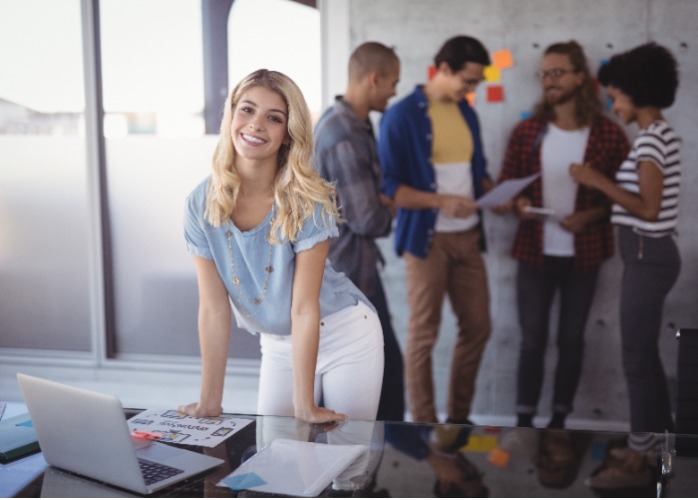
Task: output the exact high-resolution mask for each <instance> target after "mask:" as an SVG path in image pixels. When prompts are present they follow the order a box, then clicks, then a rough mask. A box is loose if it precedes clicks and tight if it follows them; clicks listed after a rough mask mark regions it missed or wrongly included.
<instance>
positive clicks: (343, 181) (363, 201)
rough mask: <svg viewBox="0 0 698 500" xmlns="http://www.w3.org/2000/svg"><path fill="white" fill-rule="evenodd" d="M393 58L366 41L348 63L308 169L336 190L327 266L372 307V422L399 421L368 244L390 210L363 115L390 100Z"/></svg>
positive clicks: (393, 356)
mask: <svg viewBox="0 0 698 500" xmlns="http://www.w3.org/2000/svg"><path fill="white" fill-rule="evenodd" d="M399 78H400V61H399V59H398V57H397V55H395V52H394V51H393V50H392V49H391V48H389V47H386V46H385V45H383V44H380V43H377V42H366V43H364V44H362V45H360V46H359V47H357V48H356V50H354V52H353V53H352V55H351V57H350V59H349V84H348V86H347V90H346V92H345V94H344V95H343V96H341V97H337V99H336V100H335V103H334V104H333V105H332V106H331V107H330V108H328V109H327V110H326V111H325V113H324V114H323V115H322V117H321V118H320V120H319V121H318V123H317V126H316V127H315V160H314V161H315V168H317V169H318V171H319V172H320V175H322V176H323V177H324V178H325V179H327V180H329V181H331V182H333V183H334V184H335V187H336V188H337V204H338V205H339V207H340V211H341V215H342V217H343V218H344V219H345V220H344V223H342V224H340V225H339V237H338V238H333V239H332V240H330V250H329V258H330V261H331V262H332V266H333V267H334V268H335V269H336V270H337V271H341V272H343V273H344V274H346V275H347V277H348V278H349V279H350V280H352V281H353V282H354V284H355V285H356V286H357V287H358V288H359V289H360V290H361V291H362V292H363V293H364V295H366V297H367V298H368V300H370V301H371V303H372V304H373V305H374V307H375V308H376V311H377V313H378V317H379V318H380V322H381V326H382V327H383V338H384V342H385V347H384V353H385V368H384V375H383V386H382V392H381V398H380V403H379V406H378V416H377V419H378V420H393V421H401V420H404V414H405V396H404V383H403V375H402V370H403V367H402V353H401V352H400V346H399V345H398V343H397V340H396V338H395V333H394V332H393V327H392V324H391V320H390V313H389V311H388V304H387V301H386V298H385V292H384V289H383V284H382V283H381V279H380V275H379V274H378V268H377V267H376V265H377V263H378V262H380V261H382V256H381V255H380V251H379V249H378V247H377V245H376V242H375V239H376V238H379V237H381V236H387V235H388V234H390V229H391V225H392V220H393V209H392V208H391V203H390V200H388V198H386V197H385V196H383V195H382V194H381V193H380V184H381V170H380V166H379V164H378V153H377V151H376V140H375V137H374V135H373V127H372V126H371V121H370V120H369V116H368V115H369V112H371V111H379V112H382V111H385V108H386V107H387V105H388V99H390V98H391V97H392V96H394V95H395V87H396V85H397V82H398V80H399Z"/></svg>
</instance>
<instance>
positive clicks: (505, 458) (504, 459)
mask: <svg viewBox="0 0 698 500" xmlns="http://www.w3.org/2000/svg"><path fill="white" fill-rule="evenodd" d="M489 461H490V463H491V464H492V465H496V466H497V467H501V468H502V469H504V468H505V467H506V466H507V465H509V452H508V451H506V450H503V449H501V448H495V449H494V450H492V451H491V452H490V456H489Z"/></svg>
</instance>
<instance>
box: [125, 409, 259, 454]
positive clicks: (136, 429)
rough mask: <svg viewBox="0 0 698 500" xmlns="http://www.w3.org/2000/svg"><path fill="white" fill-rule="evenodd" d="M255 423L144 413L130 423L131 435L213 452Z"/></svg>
mask: <svg viewBox="0 0 698 500" xmlns="http://www.w3.org/2000/svg"><path fill="white" fill-rule="evenodd" d="M250 422H252V420H251V419H248V418H239V417H227V416H223V415H221V416H220V417H191V416H189V415H186V414H184V413H180V412H178V411H176V410H145V411H142V412H141V413H139V414H138V415H135V416H133V417H131V418H129V419H128V422H127V423H128V428H129V430H130V431H131V434H133V435H135V436H138V437H141V438H146V439H153V440H157V441H160V442H161V443H176V444H188V445H193V446H205V447H207V448H213V447H214V446H217V445H219V444H220V443H222V442H223V441H225V440H226V439H228V438H229V437H231V436H232V435H234V434H235V433H236V432H238V431H240V430H241V429H243V428H244V427H245V426H246V425H247V424H249V423H250Z"/></svg>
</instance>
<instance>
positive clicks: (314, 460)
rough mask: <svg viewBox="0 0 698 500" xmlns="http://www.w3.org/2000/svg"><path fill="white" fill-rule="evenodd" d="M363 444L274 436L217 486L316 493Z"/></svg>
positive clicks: (363, 450)
mask: <svg viewBox="0 0 698 500" xmlns="http://www.w3.org/2000/svg"><path fill="white" fill-rule="evenodd" d="M368 449H369V448H368V446H365V445H333V444H322V443H310V442H306V441H293V440H290V439H276V440H274V441H272V442H271V443H270V444H269V445H267V446H265V447H264V448H262V449H261V450H260V451H259V452H257V454H256V455H254V456H253V457H252V458H250V459H249V460H248V461H247V462H245V463H243V464H242V465H240V467H238V468H237V469H236V470H235V472H233V473H232V474H230V475H229V476H227V477H225V478H224V479H223V480H222V481H221V482H220V485H221V486H228V487H229V488H231V489H233V490H255V491H262V492H265V493H276V494H281V495H294V496H311V497H312V496H318V495H319V494H320V493H322V491H323V490H324V489H325V488H326V487H327V485H328V484H330V483H331V482H332V480H333V479H334V478H336V477H337V476H338V475H339V474H341V473H342V472H343V471H344V470H345V469H346V468H347V467H349V466H350V465H351V464H352V463H353V462H354V460H356V459H357V458H359V457H360V456H361V455H362V454H363V453H368Z"/></svg>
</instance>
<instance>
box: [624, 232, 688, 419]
mask: <svg viewBox="0 0 698 500" xmlns="http://www.w3.org/2000/svg"><path fill="white" fill-rule="evenodd" d="M618 242H619V247H620V255H621V257H622V259H623V279H622V282H621V296H620V329H621V341H622V349H623V370H624V372H625V379H626V382H627V384H628V397H629V399H630V430H631V431H634V432H664V431H665V430H670V431H671V430H673V420H672V417H671V402H670V400H669V390H668V386H667V381H666V375H665V374H664V368H663V366H662V361H661V359H660V357H659V335H660V333H661V330H662V310H663V308H664V300H665V299H666V296H667V294H668V293H669V291H670V290H671V288H672V287H673V286H674V283H676V279H677V278H678V276H679V271H680V269H681V258H680V256H679V252H678V248H677V246H676V243H675V242H674V239H673V238H672V237H671V236H666V237H663V238H650V237H647V236H642V235H639V234H637V233H635V232H634V231H633V230H632V228H629V227H625V226H620V227H619V230H618Z"/></svg>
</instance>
